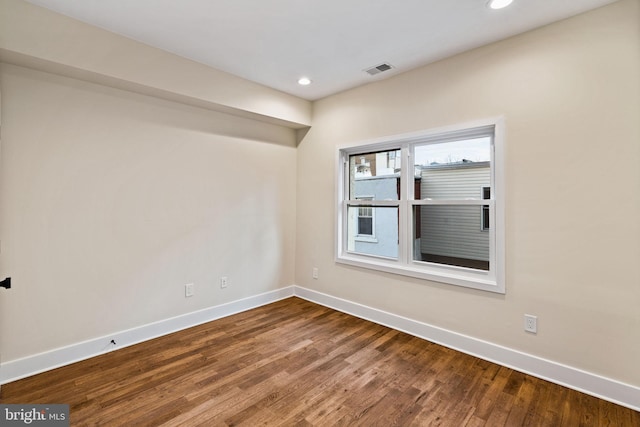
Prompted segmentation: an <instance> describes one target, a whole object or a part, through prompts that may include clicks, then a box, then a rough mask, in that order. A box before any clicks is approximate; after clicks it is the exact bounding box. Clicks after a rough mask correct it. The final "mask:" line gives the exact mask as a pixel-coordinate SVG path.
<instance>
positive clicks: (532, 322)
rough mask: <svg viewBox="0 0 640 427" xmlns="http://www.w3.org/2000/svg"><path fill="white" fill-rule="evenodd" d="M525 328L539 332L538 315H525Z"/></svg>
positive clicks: (528, 330) (532, 331)
mask: <svg viewBox="0 0 640 427" xmlns="http://www.w3.org/2000/svg"><path fill="white" fill-rule="evenodd" d="M524 330H525V331H527V332H531V333H533V334H535V333H538V317H537V316H532V315H530V314H525V315H524Z"/></svg>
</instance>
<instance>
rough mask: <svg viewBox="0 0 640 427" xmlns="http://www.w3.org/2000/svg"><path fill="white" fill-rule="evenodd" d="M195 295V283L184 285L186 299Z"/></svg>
mask: <svg viewBox="0 0 640 427" xmlns="http://www.w3.org/2000/svg"><path fill="white" fill-rule="evenodd" d="M194 293H195V289H194V285H193V283H187V284H186V285H184V296H185V297H192V296H193V294H194Z"/></svg>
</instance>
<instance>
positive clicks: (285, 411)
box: [1, 298, 640, 427]
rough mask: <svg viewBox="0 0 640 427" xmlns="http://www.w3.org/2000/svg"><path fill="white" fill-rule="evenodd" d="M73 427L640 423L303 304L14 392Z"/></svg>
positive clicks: (293, 302) (253, 314)
mask: <svg viewBox="0 0 640 427" xmlns="http://www.w3.org/2000/svg"><path fill="white" fill-rule="evenodd" d="M1 401H2V403H68V404H69V405H70V408H71V425H73V426H94V425H101V426H110V425H113V426H122V425H127V426H145V425H148V426H160V425H163V426H198V425H202V426H224V425H227V426H238V425H246V426H257V425H284V426H334V425H363V426H409V425H416V426H430V425H434V426H456V427H458V426H491V427H494V426H536V427H538V426H640V413H638V412H635V411H632V410H630V409H627V408H623V407H621V406H617V405H614V404H612V403H609V402H606V401H603V400H600V399H597V398H594V397H591V396H588V395H585V394H582V393H578V392H576V391H572V390H569V389H567V388H564V387H561V386H558V385H555V384H552V383H549V382H546V381H543V380H539V379H537V378H534V377H531V376H529V375H524V374H522V373H519V372H516V371H513V370H511V369H508V368H505V367H501V366H499V365H496V364H493V363H490V362H486V361H483V360H481V359H477V358H475V357H472V356H468V355H465V354H463V353H459V352H456V351H454V350H450V349H447V348H445V347H442V346H440V345H437V344H433V343H430V342H427V341H424V340H422V339H419V338H415V337H413V336H411V335H407V334H404V333H402V332H398V331H395V330H392V329H389V328H386V327H384V326H380V325H377V324H375V323H371V322H368V321H365V320H361V319H358V318H355V317H352V316H349V315H346V314H343V313H340V312H337V311H334V310H331V309H328V308H325V307H322V306H319V305H316V304H313V303H310V302H307V301H304V300H301V299H299V298H289V299H286V300H283V301H279V302H276V303H274V304H270V305H267V306H264V307H260V308H257V309H254V310H251V311H248V312H245V313H240V314H237V315H234V316H230V317H227V318H224V319H220V320H217V321H214V322H210V323H207V324H204V325H201V326H197V327H194V328H191V329H188V330H185V331H181V332H178V333H175V334H171V335H168V336H165V337H162V338H158V339H155V340H152V341H148V342H145V343H142V344H138V345H135V346H131V347H128V348H124V349H121V350H118V351H113V352H111V353H108V354H104V355H102V356H99V357H95V358H92V359H90V360H86V361H83V362H79V363H75V364H73V365H70V366H66V367H63V368H59V369H56V370H53V371H50V372H46V373H43V374H39V375H35V376H33V377H30V378H26V379H23V380H20V381H16V382H13V383H9V384H6V385H3V386H2V396H1Z"/></svg>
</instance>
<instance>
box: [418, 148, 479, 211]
mask: <svg viewBox="0 0 640 427" xmlns="http://www.w3.org/2000/svg"><path fill="white" fill-rule="evenodd" d="M414 157H415V165H416V166H415V167H416V177H420V181H421V182H420V189H419V190H418V189H416V190H415V198H416V199H423V200H424V199H482V198H483V187H490V186H491V138H489V137H483V138H476V139H469V140H464V141H451V142H443V143H437V144H428V145H419V146H416V147H415V152H414Z"/></svg>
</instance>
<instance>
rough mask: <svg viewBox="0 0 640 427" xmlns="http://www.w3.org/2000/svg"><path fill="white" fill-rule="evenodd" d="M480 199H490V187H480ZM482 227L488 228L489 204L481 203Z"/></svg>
mask: <svg viewBox="0 0 640 427" xmlns="http://www.w3.org/2000/svg"><path fill="white" fill-rule="evenodd" d="M482 199H483V200H490V199H491V187H482ZM481 221H482V229H483V230H485V231H486V230H488V229H489V205H482V220H481Z"/></svg>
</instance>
